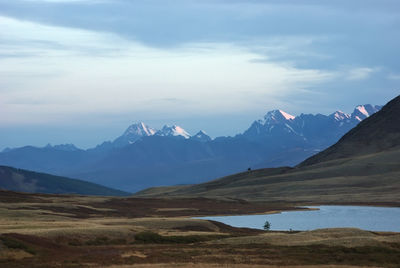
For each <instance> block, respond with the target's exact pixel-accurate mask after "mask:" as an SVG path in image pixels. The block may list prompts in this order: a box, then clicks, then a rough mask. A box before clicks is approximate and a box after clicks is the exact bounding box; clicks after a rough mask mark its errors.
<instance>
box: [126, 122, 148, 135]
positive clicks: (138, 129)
mask: <svg viewBox="0 0 400 268" xmlns="http://www.w3.org/2000/svg"><path fill="white" fill-rule="evenodd" d="M155 133H156V130H155V129H153V128H151V127H149V126H147V125H146V124H145V123H143V122H139V123H136V124H133V125H130V126H129V127H128V128H127V129H126V130H125V132H124V134H123V135H124V136H128V135H132V134H133V135H138V136H152V135H154V134H155Z"/></svg>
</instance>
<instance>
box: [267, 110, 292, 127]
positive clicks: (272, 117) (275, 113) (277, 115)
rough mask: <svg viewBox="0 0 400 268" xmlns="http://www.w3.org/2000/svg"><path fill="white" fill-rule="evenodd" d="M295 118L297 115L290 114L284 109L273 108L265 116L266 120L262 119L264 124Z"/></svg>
mask: <svg viewBox="0 0 400 268" xmlns="http://www.w3.org/2000/svg"><path fill="white" fill-rule="evenodd" d="M293 119H295V116H293V115H291V114H288V113H287V112H284V111H282V110H272V111H269V112H268V113H267V114H266V115H265V116H264V120H262V123H263V124H266V123H272V122H274V123H277V122H282V121H289V120H293Z"/></svg>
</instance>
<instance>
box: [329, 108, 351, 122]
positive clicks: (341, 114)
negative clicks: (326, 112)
mask: <svg viewBox="0 0 400 268" xmlns="http://www.w3.org/2000/svg"><path fill="white" fill-rule="evenodd" d="M331 116H332V117H333V118H334V119H335V120H336V121H342V120H346V119H349V118H350V115H349V114H346V113H344V112H342V111H340V110H339V111H336V112H334V113H333V114H331Z"/></svg>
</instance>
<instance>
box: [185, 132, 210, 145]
mask: <svg viewBox="0 0 400 268" xmlns="http://www.w3.org/2000/svg"><path fill="white" fill-rule="evenodd" d="M190 139H192V140H196V141H200V142H208V141H211V140H212V139H211V137H210V136H208V135H207V133H206V132H204V131H203V130H200V131H199V132H197V134H196V135H194V136H192V137H190Z"/></svg>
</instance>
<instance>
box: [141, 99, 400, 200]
mask: <svg viewBox="0 0 400 268" xmlns="http://www.w3.org/2000/svg"><path fill="white" fill-rule="evenodd" d="M362 111H363V109H362ZM363 114H364V113H363ZM356 117H359V115H356V116H355V119H357V118H356ZM350 119H351V118H350ZM360 119H361V118H360ZM399 191H400V96H398V97H397V98H395V99H393V100H392V101H390V102H389V103H388V104H387V105H385V106H384V107H383V108H382V109H381V110H380V111H379V112H377V113H375V114H373V115H371V116H370V117H368V118H366V119H365V120H363V121H362V122H361V123H360V124H358V125H357V126H356V127H355V128H353V129H352V130H350V131H349V132H348V133H346V134H345V135H344V136H343V137H342V138H341V139H340V140H339V141H338V142H337V143H335V144H334V145H332V146H330V147H329V148H327V149H325V150H324V151H322V152H320V153H318V154H316V155H314V156H312V157H310V158H308V159H306V160H305V161H303V162H302V163H300V164H299V165H297V166H296V167H279V168H267V169H259V170H252V171H246V172H241V173H238V174H234V175H231V176H226V177H223V178H220V179H217V180H213V181H209V182H206V183H202V184H197V185H186V186H174V187H158V188H150V189H147V190H144V191H141V192H139V193H137V194H136V195H137V196H141V197H179V198H182V197H187V196H190V197H192V198H193V197H196V196H199V197H203V198H204V197H205V198H234V199H246V200H253V201H256V200H257V201H263V202H299V203H301V204H319V205H321V204H357V203H358V204H363V205H368V204H371V203H374V204H382V205H396V206H398V205H399V204H400V195H399Z"/></svg>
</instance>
